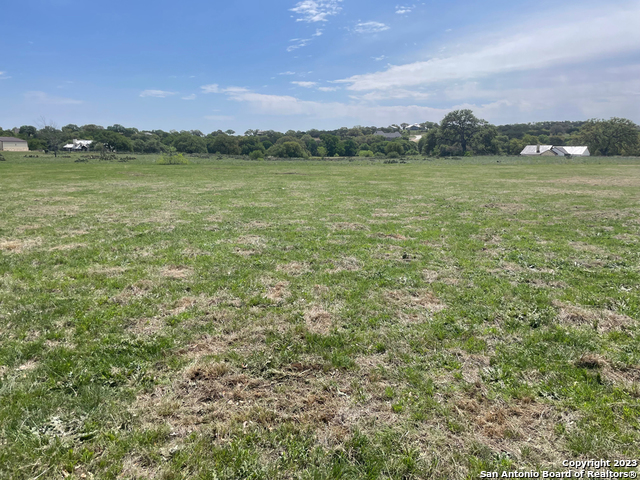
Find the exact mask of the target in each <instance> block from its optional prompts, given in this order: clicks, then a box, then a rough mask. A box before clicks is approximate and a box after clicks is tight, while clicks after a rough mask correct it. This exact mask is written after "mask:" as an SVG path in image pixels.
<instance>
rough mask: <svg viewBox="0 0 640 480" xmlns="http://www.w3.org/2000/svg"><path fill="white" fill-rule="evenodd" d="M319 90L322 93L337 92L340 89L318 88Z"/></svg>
mask: <svg viewBox="0 0 640 480" xmlns="http://www.w3.org/2000/svg"><path fill="white" fill-rule="evenodd" d="M318 90H320V91H321V92H335V91H336V90H339V89H338V87H318Z"/></svg>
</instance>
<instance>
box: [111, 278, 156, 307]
mask: <svg viewBox="0 0 640 480" xmlns="http://www.w3.org/2000/svg"><path fill="white" fill-rule="evenodd" d="M153 287H154V284H153V282H152V281H150V280H139V281H137V282H136V283H134V284H132V285H129V286H127V287H125V288H124V289H123V290H122V292H120V293H119V294H118V295H116V296H115V297H113V298H112V301H114V302H115V303H118V304H120V305H127V304H128V303H130V302H131V301H133V300H135V299H139V298H143V297H146V296H147V295H149V294H150V293H151V291H152V290H153Z"/></svg>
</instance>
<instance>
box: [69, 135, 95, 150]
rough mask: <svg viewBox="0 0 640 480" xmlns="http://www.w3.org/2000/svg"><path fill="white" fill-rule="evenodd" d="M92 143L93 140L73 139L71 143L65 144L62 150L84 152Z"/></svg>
mask: <svg viewBox="0 0 640 480" xmlns="http://www.w3.org/2000/svg"><path fill="white" fill-rule="evenodd" d="M92 143H93V140H76V139H75V138H74V139H73V143H68V144H66V145H65V146H64V147H62V149H63V150H66V151H67V152H86V151H87V150H89V147H90V146H91V144H92Z"/></svg>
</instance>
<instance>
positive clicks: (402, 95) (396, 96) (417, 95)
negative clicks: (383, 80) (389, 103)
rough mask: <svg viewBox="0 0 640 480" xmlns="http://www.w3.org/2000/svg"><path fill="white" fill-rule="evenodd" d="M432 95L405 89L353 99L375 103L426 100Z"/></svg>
mask: <svg viewBox="0 0 640 480" xmlns="http://www.w3.org/2000/svg"><path fill="white" fill-rule="evenodd" d="M431 97H432V95H431V94H429V93H425V92H419V91H416V90H407V89H404V88H394V89H392V90H376V91H374V92H369V93H367V94H365V95H360V96H352V97H351V98H354V99H357V100H365V101H367V102H375V101H379V100H403V99H411V100H426V99H428V98H431Z"/></svg>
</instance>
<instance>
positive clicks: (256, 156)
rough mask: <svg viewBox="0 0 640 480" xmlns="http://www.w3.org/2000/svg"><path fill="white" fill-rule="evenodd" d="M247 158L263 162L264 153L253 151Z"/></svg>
mask: <svg viewBox="0 0 640 480" xmlns="http://www.w3.org/2000/svg"><path fill="white" fill-rule="evenodd" d="M249 158H250V159H251V160H258V159H260V160H264V152H262V151H260V150H254V151H253V152H251V153H250V154H249Z"/></svg>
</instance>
